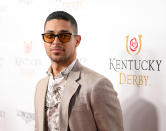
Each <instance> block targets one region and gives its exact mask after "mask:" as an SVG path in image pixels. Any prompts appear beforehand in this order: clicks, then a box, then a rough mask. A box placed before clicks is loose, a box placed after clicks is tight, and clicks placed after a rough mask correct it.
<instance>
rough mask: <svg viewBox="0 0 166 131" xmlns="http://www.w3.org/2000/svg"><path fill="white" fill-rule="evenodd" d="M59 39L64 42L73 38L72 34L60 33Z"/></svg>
mask: <svg viewBox="0 0 166 131" xmlns="http://www.w3.org/2000/svg"><path fill="white" fill-rule="evenodd" d="M58 37H59V40H60V41H61V42H63V43H65V42H69V41H70V38H71V34H59V36H58Z"/></svg>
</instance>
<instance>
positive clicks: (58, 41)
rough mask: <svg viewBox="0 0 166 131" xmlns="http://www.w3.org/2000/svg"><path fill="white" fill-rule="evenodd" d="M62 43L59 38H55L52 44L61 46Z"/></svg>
mask: <svg viewBox="0 0 166 131" xmlns="http://www.w3.org/2000/svg"><path fill="white" fill-rule="evenodd" d="M61 43H62V42H60V40H59V38H58V36H56V37H55V39H54V41H53V42H52V44H61Z"/></svg>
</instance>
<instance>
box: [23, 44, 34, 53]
mask: <svg viewBox="0 0 166 131" xmlns="http://www.w3.org/2000/svg"><path fill="white" fill-rule="evenodd" d="M24 52H25V53H26V54H29V53H31V52H32V41H31V42H24Z"/></svg>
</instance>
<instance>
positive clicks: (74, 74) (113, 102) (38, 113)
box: [35, 61, 123, 131]
mask: <svg viewBox="0 0 166 131" xmlns="http://www.w3.org/2000/svg"><path fill="white" fill-rule="evenodd" d="M47 85H48V77H46V78H44V79H42V80H40V81H39V82H38V84H37V86H36V93H35V131H47V129H46V126H45V125H46V124H45V123H46V119H45V96H46V91H47ZM59 119H60V123H59V124H60V131H123V122H122V112H121V108H120V104H119V101H118V98H117V93H116V92H115V91H114V89H113V86H112V84H111V83H110V81H109V80H108V79H106V78H105V77H104V76H102V75H100V74H98V73H96V72H94V71H92V70H90V69H88V68H86V67H84V66H82V65H81V64H80V63H79V62H78V61H77V62H76V64H75V65H74V67H73V69H72V71H71V72H70V73H69V76H68V78H67V83H66V85H65V88H64V92H63V97H62V101H61V105H60V112H59Z"/></svg>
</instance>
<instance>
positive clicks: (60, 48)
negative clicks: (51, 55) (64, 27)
mask: <svg viewBox="0 0 166 131" xmlns="http://www.w3.org/2000/svg"><path fill="white" fill-rule="evenodd" d="M56 49H58V50H62V51H65V48H64V47H62V46H54V47H52V48H50V51H52V50H56Z"/></svg>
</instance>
